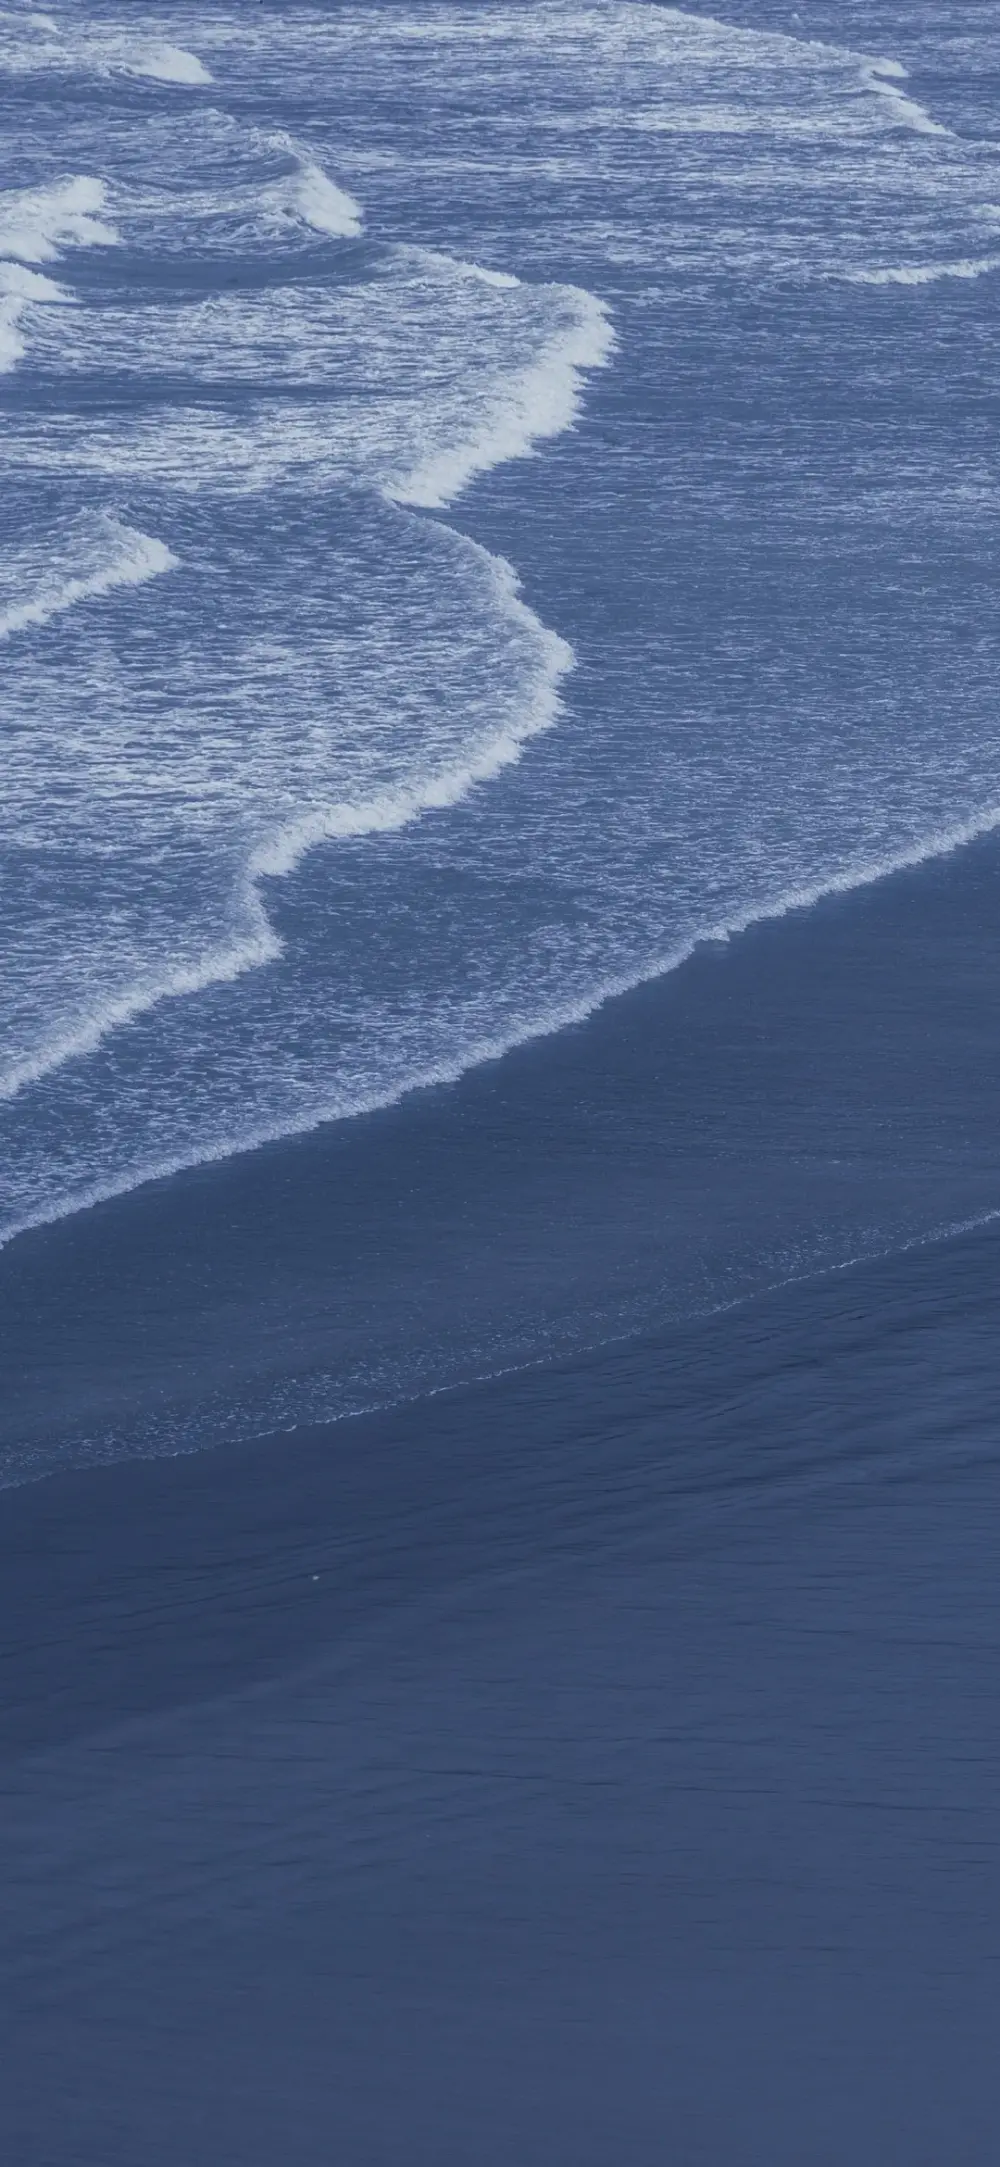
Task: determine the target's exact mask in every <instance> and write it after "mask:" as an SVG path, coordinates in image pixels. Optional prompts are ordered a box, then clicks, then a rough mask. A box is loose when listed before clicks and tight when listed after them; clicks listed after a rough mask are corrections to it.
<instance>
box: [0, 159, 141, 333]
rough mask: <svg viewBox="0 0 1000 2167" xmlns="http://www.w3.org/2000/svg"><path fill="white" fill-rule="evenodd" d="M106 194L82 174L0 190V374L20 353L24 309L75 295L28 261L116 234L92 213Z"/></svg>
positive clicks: (104, 241) (100, 243) (103, 242)
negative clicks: (44, 185)
mask: <svg viewBox="0 0 1000 2167" xmlns="http://www.w3.org/2000/svg"><path fill="white" fill-rule="evenodd" d="M105 194H106V191H105V188H104V184H103V183H102V182H101V181H98V180H94V179H92V178H90V177H89V176H87V175H78V176H77V177H76V178H75V179H72V180H65V181H58V182H56V184H55V185H54V186H53V187H49V188H34V189H31V188H28V189H16V190H9V191H7V192H5V193H2V194H0V375H3V374H6V373H8V372H9V371H10V370H11V369H13V368H16V366H17V364H18V362H19V361H21V360H23V358H24V354H25V350H26V342H25V336H24V331H23V329H22V326H23V323H24V319H25V316H26V314H27V312H28V311H29V309H31V308H33V307H36V306H38V305H39V304H41V305H43V306H51V305H53V304H55V305H56V306H65V305H66V304H67V303H69V302H72V300H73V298H74V297H73V295H72V294H71V293H68V292H67V290H66V288H65V287H64V286H59V285H57V284H56V282H55V280H54V279H51V278H46V277H45V276H44V275H43V274H42V273H41V272H40V271H36V270H32V269H31V268H30V266H31V265H33V264H39V263H51V262H53V261H54V260H55V259H56V258H57V257H58V256H60V255H61V254H62V252H63V251H64V250H65V249H66V248H74V247H75V248H88V247H89V248H103V247H108V246H110V245H111V244H112V243H113V242H114V241H115V240H116V239H117V235H116V233H115V232H114V229H113V228H112V227H110V226H109V225H107V224H106V222H105V221H104V220H103V219H101V218H99V217H98V216H97V213H98V212H99V211H100V210H102V209H103V206H104V201H105Z"/></svg>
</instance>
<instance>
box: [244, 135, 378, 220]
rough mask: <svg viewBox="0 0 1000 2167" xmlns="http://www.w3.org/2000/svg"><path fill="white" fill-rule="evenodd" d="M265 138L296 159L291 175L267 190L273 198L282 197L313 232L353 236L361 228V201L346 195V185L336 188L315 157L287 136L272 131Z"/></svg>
mask: <svg viewBox="0 0 1000 2167" xmlns="http://www.w3.org/2000/svg"><path fill="white" fill-rule="evenodd" d="M267 141H268V142H269V143H270V145H271V146H272V148H274V149H275V150H284V151H287V152H288V154H289V156H290V157H291V158H293V159H294V160H295V171H294V173H293V174H292V175H291V177H290V179H289V180H288V181H287V182H285V183H282V184H279V186H278V187H277V188H272V189H270V190H269V194H270V196H271V198H272V200H273V199H274V198H276V197H281V198H283V200H284V202H285V203H287V204H288V206H289V207H290V208H291V209H292V210H293V211H295V212H296V213H297V215H298V216H299V217H300V218H302V219H304V221H305V223H306V225H307V226H312V228H313V229H314V231H315V232H316V233H329V234H332V235H333V236H334V238H335V239H337V240H352V241H353V240H356V239H357V237H358V235H359V234H360V232H361V230H362V212H361V205H360V203H356V202H355V200H354V197H353V196H351V195H348V193H347V190H346V188H339V187H338V186H337V183H336V181H332V180H331V179H330V176H329V174H328V173H324V171H323V168H322V166H321V165H319V164H318V163H317V161H316V159H315V158H313V157H311V156H310V154H309V152H308V151H304V150H302V149H300V147H299V145H298V144H297V143H294V142H293V141H292V139H291V137H290V136H287V135H283V134H281V135H272V136H269V137H268V138H267Z"/></svg>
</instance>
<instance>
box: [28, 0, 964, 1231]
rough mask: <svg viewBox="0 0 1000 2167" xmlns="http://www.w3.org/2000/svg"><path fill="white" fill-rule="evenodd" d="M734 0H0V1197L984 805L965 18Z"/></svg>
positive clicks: (174, 1156) (704, 936) (628, 978)
mask: <svg viewBox="0 0 1000 2167" xmlns="http://www.w3.org/2000/svg"><path fill="white" fill-rule="evenodd" d="M731 16H732V19H731V20H728V21H724V20H716V19H714V18H712V17H710V16H709V15H708V14H707V13H706V12H699V11H695V10H691V9H689V10H683V11H682V10H677V9H673V8H668V7H661V6H659V5H655V4H647V0H600V4H597V5H573V4H571V0H539V4H533V0H520V4H515V5H509V4H505V0H485V4H482V5H477V6H475V7H463V6H460V5H448V4H430V5H425V4H412V5H411V4H393V5H362V6H339V5H337V6H324V7H319V8H310V7H304V6H295V5H276V4H270V0H269V4H268V5H266V6H262V7H259V8H254V9H253V10H249V9H247V8H246V7H245V6H242V5H240V6H238V5H236V4H235V0H233V4H232V5H229V6H222V7H215V8H211V7H201V6H194V5H178V6H176V7H174V8H172V9H171V8H165V9H163V10H157V11H156V12H155V13H154V14H150V13H149V12H148V11H146V10H142V11H141V13H140V11H138V10H137V9H136V8H135V7H134V6H133V7H130V6H118V7H105V8H103V9H98V10H96V11H95V10H94V9H93V8H92V7H89V6H87V7H84V6H79V5H75V4H70V5H66V6H63V7H61V8H60V9H59V11H58V13H56V14H52V15H49V14H47V13H46V14H39V13H37V12H34V11H32V10H31V9H27V8H24V9H19V8H10V9H7V10H6V11H5V12H4V13H3V15H2V17H0V70H2V74H3V80H4V86H5V91H4V102H3V123H2V134H0V145H2V157H3V172H2V182H3V187H2V194H0V370H2V375H0V397H2V399H3V405H4V417H3V437H2V462H3V507H4V509H3V523H2V532H0V672H2V677H0V696H2V714H0V728H2V733H3V773H4V784H5V819H4V829H3V888H2V900H0V1047H2V1053H0V1163H2V1166H3V1203H2V1229H3V1233H4V1235H5V1236H6V1237H7V1238H10V1237H13V1236H16V1235H17V1234H18V1232H19V1231H22V1230H24V1229H27V1228H30V1227H32V1226H38V1225H40V1224H44V1223H46V1222H52V1221H58V1220H60V1219H62V1218H65V1217H67V1216H68V1215H71V1214H73V1213H75V1212H78V1211H79V1210H80V1209H81V1208H82V1207H85V1206H87V1205H89V1204H91V1203H93V1202H94V1201H95V1200H98V1199H101V1198H109V1197H113V1196H115V1195H117V1194H120V1193H122V1192H123V1191H128V1190H131V1189H134V1188H135V1187H137V1186H138V1185H141V1184H143V1183H145V1182H147V1181H148V1180H149V1179H150V1178H151V1177H154V1176H162V1175H163V1174H165V1173H169V1172H171V1171H172V1170H177V1169H181V1168H185V1167H192V1166H197V1165H199V1164H202V1163H205V1162H208V1161H210V1160H220V1159H225V1158H227V1157H228V1156H229V1155H231V1154H234V1153H238V1152H241V1151H246V1150H248V1149H251V1148H252V1147H255V1146H257V1145H259V1144H260V1143H262V1142H263V1141H264V1140H266V1139H275V1138H280V1137H283V1136H288V1135H291V1134H293V1133H296V1132H301V1131H307V1130H310V1129H313V1128H315V1127H317V1126H318V1125H319V1124H323V1123H329V1122H336V1121H339V1120H343V1119H345V1118H346V1117H350V1116H354V1115H357V1114H359V1113H362V1112H364V1111H366V1110H371V1109H374V1108H378V1107H380V1106H386V1105H388V1104H391V1103H393V1102H395V1101H398V1100H399V1099H401V1098H402V1097H403V1096H404V1095H405V1094H407V1093H410V1092H412V1091H413V1090H414V1089H415V1087H418V1086H421V1085H426V1084H428V1083H435V1082H437V1083H441V1082H446V1081H448V1080H449V1079H454V1078H456V1077H458V1076H459V1075H461V1074H463V1073H466V1072H468V1071H470V1070H472V1069H474V1068H475V1067H476V1065H477V1064H480V1063H482V1062H483V1061H485V1060H489V1059H492V1058H494V1057H496V1056H497V1055H501V1054H503V1052H504V1051H505V1050H506V1049H510V1048H513V1047H515V1046H516V1045H518V1044H519V1043H522V1042H524V1041H526V1040H529V1039H532V1038H535V1037H538V1036H540V1035H542V1034H546V1033H553V1032H556V1031H558V1030H560V1029H561V1028H563V1027H564V1026H566V1025H567V1024H569V1023H571V1022H573V1021H574V1020H578V1019H581V1018H583V1017H585V1016H587V1015H588V1014H590V1013H592V1012H593V1011H594V1010H595V1008H597V1007H598V1006H599V1004H601V1003H602V1002H604V1001H606V1000H607V998H608V997H609V996H610V995H612V994H614V993H615V992H617V991H620V990H621V989H623V988H626V987H628V986H632V985H635V984H637V983H639V982H640V981H643V980H647V979H654V978H656V977H657V976H658V975H660V974H663V973H665V972H670V971H671V970H672V969H674V968H675V967H676V966H677V965H678V964H679V963H680V962H681V961H682V960H683V959H684V958H686V957H688V956H689V955H690V954H691V953H692V951H693V950H695V949H696V948H697V947H698V945H699V944H700V943H703V942H706V941H720V940H723V941H725V940H728V939H729V938H730V936H731V935H733V934H734V933H737V932H739V930H740V929H741V928H745V927H747V926H748V925H750V924H752V923H753V922H754V921H757V920H760V919H766V918H769V917H774V916H778V915H780V914H782V913H785V912H787V911H789V910H791V909H799V908H801V907H803V906H808V905H809V904H810V903H812V902H814V901H815V900H816V899H818V898H819V897H821V896H823V895H825V894H829V893H832V892H838V891H846V890H848V889H850V888H852V887H855V886H859V885H863V884H865V883H868V882H871V881H873V880H875V879H877V878H879V877H880V876H882V875H884V874H886V873H887V872H890V871H891V870H892V869H893V868H898V867H901V866H906V865H912V864H916V863H919V862H920V861H921V860H923V859H925V858H928V857H933V856H934V855H935V854H938V853H941V852H946V851H950V850H953V849H954V848H955V847H956V846H957V845H959V844H961V843H962V842H963V841H965V840H967V839H968V838H970V837H973V836H975V835H978V834H981V833H984V832H986V831H987V830H989V829H990V828H991V827H993V826H994V825H996V824H997V823H998V822H1000V743H998V737H997V728H996V645H997V643H996V629H995V605H994V599H993V598H994V594H995V587H996V570H997V566H996V554H997V544H996V509H997V483H996V447H995V441H994V438H995V423H994V416H993V405H992V379H993V373H994V365H995V364H994V346H995V331H994V325H995V300H996V292H997V279H998V277H1000V139H998V138H996V136H995V134H991V127H992V125H993V122H992V120H991V105H990V99H989V95H988V86H989V83H990V82H991V80H992V79H993V78H994V76H995V73H996V70H997V66H998V60H1000V33H997V31H996V29H995V26H993V25H992V24H991V22H990V20H989V11H986V10H983V9H970V8H967V7H964V6H963V5H962V4H960V0H959V4H956V5H954V6H952V7H949V8H948V9H947V10H944V11H942V10H941V9H934V10H932V9H930V8H929V7H926V8H921V7H919V6H915V5H908V6H904V5H903V4H902V0H894V4H893V5H891V6H885V7H883V8H881V9H880V10H879V11H877V19H876V13H875V11H873V10H871V9H869V8H865V9H861V8H858V7H854V6H851V5H848V4H847V0H842V4H840V5H837V4H835V0H824V4H823V5H821V6H813V7H810V8H809V9H808V10H807V9H805V8H803V9H802V10H799V11H796V10H794V9H791V8H788V7H786V6H784V5H779V4H778V0H775V4H774V5H765V4H764V0H761V4H759V5H756V4H751V0H740V5H739V6H738V7H737V6H734V8H733V9H732V10H731ZM876 30H877V39H876V36H875V32H876ZM529 462H530V465H529ZM491 490H493V491H494V492H495V491H497V490H499V491H500V492H501V494H500V495H496V494H494V495H493V496H491V494H490V492H491Z"/></svg>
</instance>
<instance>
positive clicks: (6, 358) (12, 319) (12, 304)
mask: <svg viewBox="0 0 1000 2167" xmlns="http://www.w3.org/2000/svg"><path fill="white" fill-rule="evenodd" d="M38 301H44V302H49V303H51V302H55V303H57V304H62V305H63V306H65V305H66V304H67V303H68V302H71V301H72V295H71V294H68V293H67V292H66V290H65V287H63V286H57V285H56V282H55V280H54V279H52V278H44V277H43V276H42V273H41V272H40V271H29V270H27V269H26V267H25V265H24V264H21V263H4V262H2V261H0V376H5V375H7V374H8V372H9V371H10V370H11V369H13V368H16V367H17V364H18V362H19V361H20V360H21V359H22V358H23V355H24V351H25V345H24V338H23V336H22V333H21V329H20V323H21V318H22V316H23V314H24V311H25V309H26V308H27V307H28V306H29V305H30V303H32V302H38Z"/></svg>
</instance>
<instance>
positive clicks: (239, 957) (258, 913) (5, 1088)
mask: <svg viewBox="0 0 1000 2167" xmlns="http://www.w3.org/2000/svg"><path fill="white" fill-rule="evenodd" d="M239 902H240V903H241V905H242V907H243V911H244V915H245V919H246V927H245V931H244V932H243V935H242V937H241V938H237V939H236V940H234V941H233V943H232V945H231V946H229V947H226V948H224V949H214V950H211V951H210V952H209V953H208V954H207V955H206V956H203V957H202V958H200V960H199V961H198V962H197V963H193V964H184V965H182V966H181V967H180V968H178V969H177V970H173V971H167V972H165V973H164V974H163V976H162V977H159V978H152V977H151V978H149V979H146V980H144V981H142V982H141V983H140V984H138V985H136V986H134V987H133V988H132V989H131V990H130V991H129V992H128V993H126V994H122V995H121V997H120V998H119V999H117V1000H111V1001H105V1002H103V1003H102V1004H101V1006H100V1008H99V1009H98V1010H97V1011H96V1012H95V1014H94V1015H93V1016H89V1017H88V1018H87V1020H86V1022H85V1023H81V1024H80V1025H79V1026H78V1027H77V1029H75V1030H73V1031H67V1032H66V1034H65V1036H64V1037H62V1038H60V1039H57V1040H55V1041H54V1042H53V1043H52V1044H51V1045H49V1046H47V1047H46V1048H45V1050H44V1052H42V1053H38V1054H33V1055H31V1056H30V1057H29V1058H28V1059H26V1060H24V1061H16V1062H14V1063H13V1064H12V1065H11V1067H10V1068H8V1069H7V1070H5V1071H4V1073H3V1074H2V1075H0V1101H3V1100H5V1099H13V1098H16V1097H17V1095H18V1093H19V1092H20V1091H24V1090H26V1089H27V1088H28V1087H29V1085H31V1084H36V1083H41V1081H42V1079H43V1077H46V1076H51V1075H52V1074H53V1072H54V1071H55V1070H56V1069H60V1068H64V1067H65V1065H66V1063H67V1061H75V1060H79V1059H80V1058H81V1057H82V1056H84V1055H86V1054H89V1053H95V1052H96V1050H97V1048H98V1046H99V1045H100V1044H101V1042H102V1040H103V1039H105V1038H107V1037H108V1035H109V1033H110V1032H112V1031H117V1030H120V1029H121V1028H122V1026H123V1025H125V1024H129V1023H134V1022H136V1020H137V1018H138V1017H139V1016H142V1015H146V1014H147V1013H148V1012H149V1010H150V1009H151V1008H155V1007H157V1005H158V1004H159V1002H160V1001H166V1000H176V999H179V998H180V997H181V996H182V995H184V994H191V993H204V992H206V991H207V989H208V987H209V986H217V985H220V984H224V983H226V981H227V980H231V979H234V978H240V977H242V975H243V972H244V971H252V970H258V969H259V968H260V966H261V964H263V963H271V962H273V961H274V960H275V958H276V957H278V956H280V954H281V952H282V944H281V941H280V940H279V938H278V935H277V934H276V933H275V932H274V931H273V930H272V927H271V925H270V923H269V921H268V918H267V915H266V913H265V911H264V907H263V905H262V903H261V901H260V899H259V897H258V895H257V893H256V890H255V889H254V888H253V886H252V884H251V883H249V882H248V883H247V884H246V887H245V889H244V890H242V891H241V894H240V897H239ZM116 1193H118V1192H116ZM70 1208H71V1209H73V1208H75V1207H72V1206H71V1207H70ZM2 1246H3V1242H2V1240H0V1247H2Z"/></svg>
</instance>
